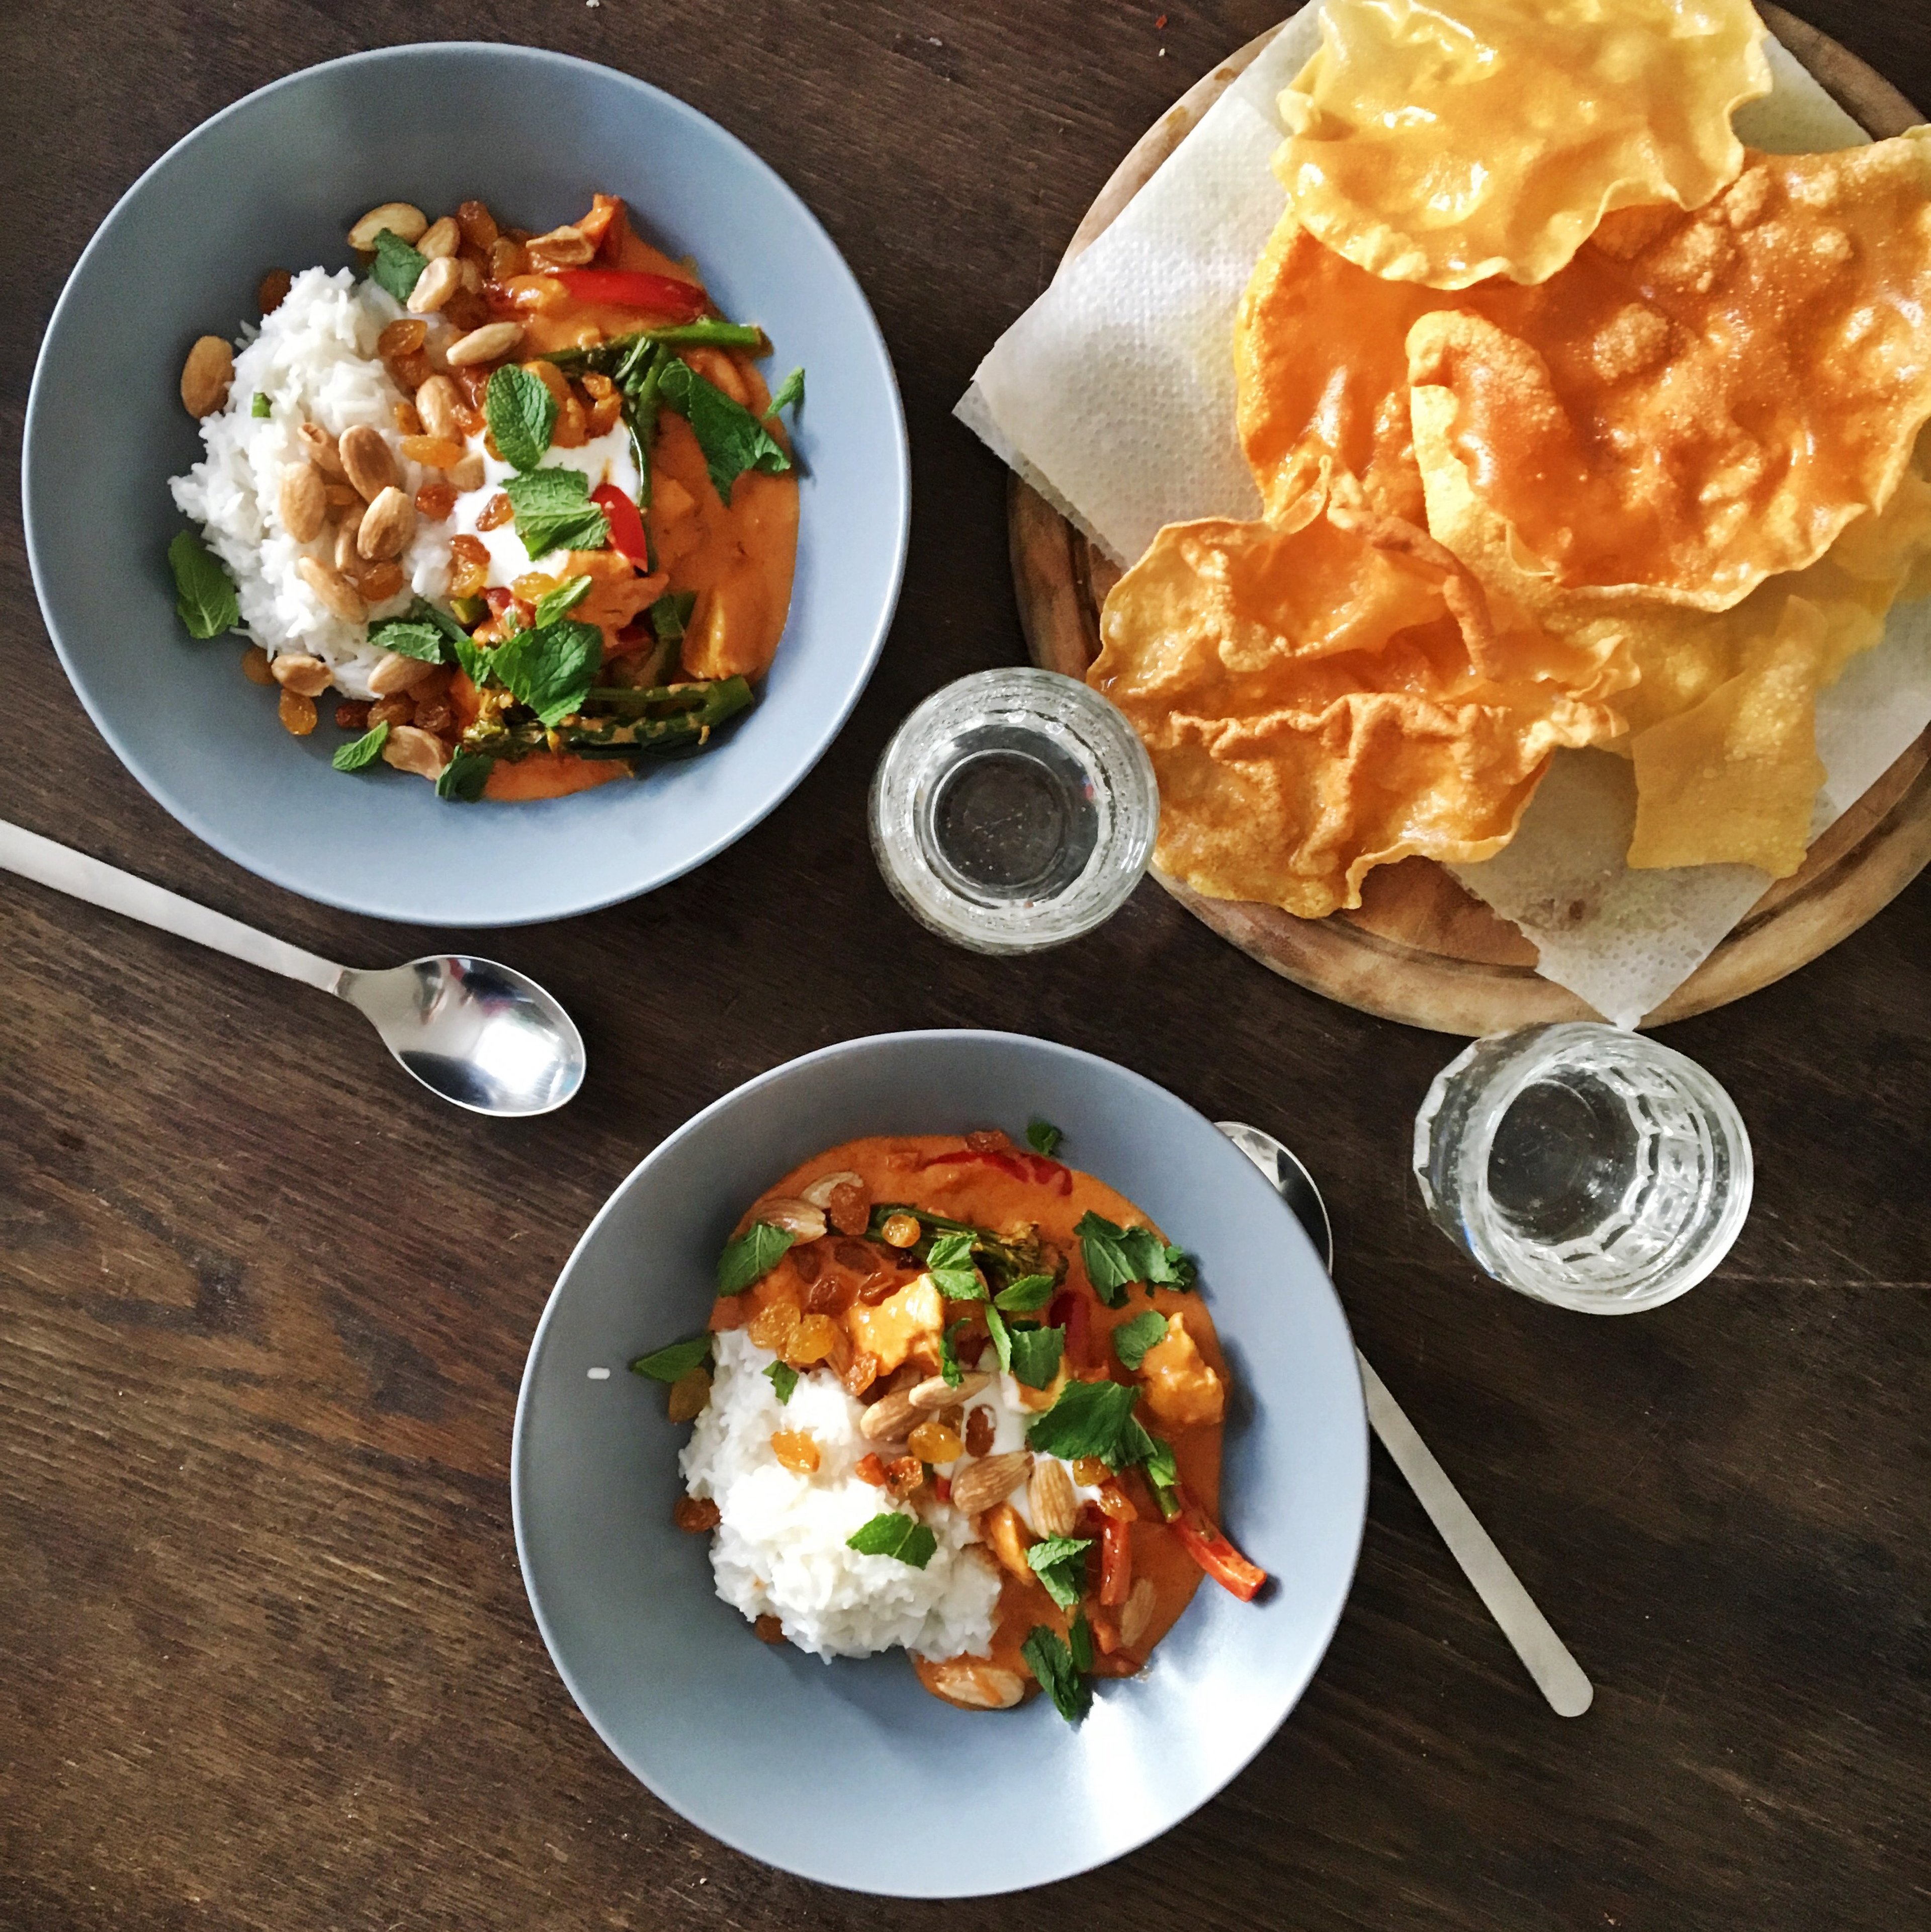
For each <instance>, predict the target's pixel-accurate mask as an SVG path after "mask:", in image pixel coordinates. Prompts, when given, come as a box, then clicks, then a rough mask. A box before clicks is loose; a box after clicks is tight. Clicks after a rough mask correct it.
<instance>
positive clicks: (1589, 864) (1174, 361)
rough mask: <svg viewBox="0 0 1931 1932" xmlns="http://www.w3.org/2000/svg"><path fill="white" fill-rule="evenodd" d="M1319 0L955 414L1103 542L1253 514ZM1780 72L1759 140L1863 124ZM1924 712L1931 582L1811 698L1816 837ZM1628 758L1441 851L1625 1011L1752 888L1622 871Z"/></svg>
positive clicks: (1751, 133) (1550, 971) (1013, 340)
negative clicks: (1259, 296)
mask: <svg viewBox="0 0 1931 1932" xmlns="http://www.w3.org/2000/svg"><path fill="white" fill-rule="evenodd" d="M1319 13H1320V9H1319V7H1318V5H1315V4H1312V0H1311V4H1309V5H1307V6H1306V7H1303V9H1302V10H1301V11H1300V13H1297V14H1296V15H1294V17H1293V18H1292V19H1291V20H1289V21H1288V22H1287V23H1286V24H1285V26H1283V27H1282V28H1281V30H1280V31H1279V33H1278V34H1276V37H1274V39H1273V40H1272V41H1271V42H1270V43H1269V44H1268V46H1267V47H1265V48H1264V49H1263V50H1262V52H1261V54H1260V55H1259V56H1258V58H1256V59H1255V62H1253V64H1252V65H1251V66H1250V67H1249V68H1248V69H1247V71H1246V73H1244V74H1242V75H1241V76H1240V77H1239V78H1238V79H1237V80H1235V81H1234V83H1233V84H1232V85H1231V86H1230V87H1228V89H1227V90H1226V92H1225V93H1223V94H1222V96H1221V97H1220V98H1219V100H1218V101H1216V102H1215V103H1214V104H1213V107H1210V109H1209V110H1207V113H1205V114H1204V115H1203V116H1202V117H1201V121H1200V123H1199V124H1198V126H1197V127H1195V129H1194V130H1193V131H1192V133H1189V135H1188V136H1186V139H1184V140H1183V142H1181V143H1180V146H1179V148H1177V150H1176V151H1174V154H1172V156H1171V157H1170V158H1169V159H1168V161H1167V162H1166V163H1165V166H1162V168H1160V169H1159V171H1158V172H1156V174H1155V175H1154V176H1153V178H1152V179H1151V180H1150V181H1148V182H1147V184H1146V185H1145V186H1144V187H1142V188H1141V190H1140V192H1139V193H1138V194H1136V195H1135V196H1134V197H1133V199H1132V201H1130V202H1129V203H1128V204H1127V205H1126V208H1125V209H1124V210H1123V211H1122V212H1121V214H1120V217H1119V219H1118V220H1116V221H1115V222H1114V223H1113V224H1112V225H1111V226H1110V227H1109V228H1108V229H1106V231H1105V233H1103V234H1102V235H1101V236H1099V239H1097V240H1096V242H1094V243H1093V245H1092V246H1091V247H1090V248H1087V249H1086V250H1085V251H1084V252H1083V253H1082V254H1080V255H1079V256H1078V257H1076V258H1075V260H1073V261H1072V262H1070V263H1068V264H1066V266H1064V267H1063V268H1062V269H1060V272H1059V274H1058V275H1057V276H1056V277H1055V278H1054V281H1053V284H1052V286H1051V287H1050V288H1048V290H1046V292H1045V294H1044V295H1042V296H1040V298H1039V300H1038V301H1037V302H1034V303H1033V306H1032V307H1031V308H1029V309H1028V310H1027V311H1026V313H1025V314H1024V315H1022V316H1021V317H1020V318H1019V320H1018V321H1017V322H1015V323H1014V324H1013V325H1012V327H1011V328H1010V329H1008V330H1007V331H1006V333H1005V334H1004V335H1002V336H1001V337H1000V338H999V340H998V341H997V343H995V344H994V345H993V347H992V350H991V353H990V354H989V355H988V356H987V357H986V359H985V361H984V362H982V363H981V364H980V365H979V370H978V373H977V374H976V375H975V376H974V377H973V383H972V386H971V388H970V389H968V390H967V392H966V393H965V395H964V397H963V398H961V401H960V402H959V404H958V410H957V413H958V416H959V418H960V419H961V421H962V422H964V423H965V424H966V425H967V426H968V427H969V428H971V429H972V430H973V431H976V433H977V434H979V436H980V437H983V438H984V440H985V441H986V442H987V443H988V444H990V445H991V447H992V448H993V449H994V450H995V451H997V453H998V454H999V455H1000V457H1002V458H1003V459H1004V460H1006V462H1007V463H1009V464H1010V465H1011V466H1012V468H1013V469H1016V470H1017V471H1018V472H1019V474H1020V475H1021V476H1023V477H1024V478H1025V479H1026V480H1027V482H1029V483H1030V484H1032V485H1033V487H1034V488H1035V489H1036V490H1038V491H1039V493H1041V495H1042V496H1045V499H1047V501H1048V502H1050V503H1051V504H1052V505H1054V508H1057V509H1058V510H1059V511H1060V512H1061V513H1062V514H1063V515H1065V516H1066V517H1069V518H1070V519H1071V520H1072V522H1073V523H1075V524H1076V525H1077V526H1078V527H1079V528H1080V529H1081V530H1083V531H1084V532H1085V533H1086V534H1087V535H1088V536H1089V537H1090V538H1092V539H1093V541H1095V542H1096V543H1097V544H1099V547H1100V548H1101V549H1102V550H1104V551H1105V552H1106V553H1107V554H1108V556H1111V558H1113V559H1114V561H1115V562H1118V563H1120V564H1127V563H1130V562H1132V561H1133V559H1135V558H1137V557H1138V556H1140V555H1141V553H1142V552H1143V551H1144V550H1145V549H1146V547H1147V544H1150V542H1151V541H1153V537H1154V535H1155V533H1156V532H1157V531H1158V530H1159V529H1160V527H1161V526H1162V524H1164V523H1180V522H1183V521H1186V520H1189V519H1190V518H1192V517H1243V518H1252V517H1258V516H1259V514H1261V499H1260V494H1259V492H1258V490H1256V489H1255V487H1254V481H1253V478H1252V476H1251V475H1250V474H1249V471H1248V468H1247V465H1246V460H1244V458H1243V457H1242V455H1241V452H1240V441H1239V439H1238V437H1237V435H1236V433H1235V430H1234V402H1235V398H1234V354H1233V341H1234V311H1235V310H1236V308H1237V306H1238V305H1239V302H1240V294H1241V291H1242V290H1243V289H1244V288H1245V287H1246V286H1247V280H1248V278H1249V275H1251V274H1252V272H1253V268H1254V264H1255V261H1256V260H1258V258H1259V257H1260V254H1261V250H1262V248H1264V247H1265V245H1266V244H1267V237H1268V236H1270V234H1271V233H1273V228H1274V224H1275V223H1276V221H1277V220H1279V217H1280V213H1281V209H1282V205H1283V200H1282V190H1281V187H1280V184H1279V182H1278V181H1276V179H1275V178H1274V175H1273V172H1271V170H1270V168H1269V166H1268V163H1269V160H1270V158H1271V157H1272V156H1273V152H1274V150H1275V148H1276V147H1277V146H1279V144H1280V142H1281V141H1282V138H1283V131H1282V127H1281V124H1280V121H1279V117H1278V115H1277V113H1276V109H1275V101H1276V99H1277V98H1278V97H1279V95H1280V93H1281V91H1282V89H1284V88H1285V86H1287V85H1288V82H1289V81H1291V80H1292V79H1293V78H1294V76H1295V75H1296V74H1298V73H1299V72H1300V70H1301V68H1302V67H1303V65H1306V62H1307V60H1308V58H1309V56H1310V55H1312V53H1313V52H1314V51H1315V48H1316V47H1317V46H1318V45H1319V43H1320V37H1321V32H1320V24H1319ZM1766 51H1767V52H1768V55H1769V57H1770V65H1771V74H1772V75H1773V76H1774V79H1775V83H1776V85H1775V87H1774V90H1773V91H1772V92H1771V93H1770V94H1769V95H1767V96H1766V97H1765V98H1764V99H1762V100H1761V101H1752V102H1750V104H1747V106H1745V107H1743V108H1741V109H1740V110H1738V114H1737V116H1736V126H1737V131H1738V134H1739V135H1740V136H1741V137H1742V139H1744V142H1745V143H1746V144H1747V145H1749V146H1751V147H1753V148H1759V149H1762V150H1765V151H1768V152H1770V153H1774V154H1818V153H1822V152H1825V151H1828V150H1829V149H1831V148H1845V147H1849V146H1852V145H1858V144H1861V143H1862V142H1864V141H1866V140H1867V139H1868V138H1869V137H1868V136H1867V135H1866V134H1865V133H1864V130H1862V129H1861V127H1858V124H1857V123H1856V122H1855V121H1853V120H1852V118H1850V116H1849V115H1847V114H1846V113H1844V111H1843V109H1841V108H1840V107H1838V106H1837V104H1836V103H1835V102H1834V101H1832V100H1831V98H1830V96H1829V95H1828V94H1826V93H1825V92H1824V90H1823V89H1822V87H1821V86H1819V84H1818V83H1817V82H1816V80H1813V78H1812V77H1811V76H1810V74H1808V73H1807V71H1805V69H1804V68H1803V67H1802V66H1801V65H1800V64H1799V63H1798V61H1797V60H1796V59H1795V58H1794V57H1793V56H1792V55H1791V54H1790V53H1789V52H1788V51H1787V50H1786V49H1785V48H1784V47H1783V46H1782V45H1781V44H1780V43H1779V42H1777V40H1774V39H1772V40H1770V41H1769V42H1768V43H1767V45H1766ZM1927 722H1931V601H1927V602H1922V603H1918V604H1905V605H1901V606H1900V607H1897V608H1896V609H1894V610H1893V611H1892V613H1891V619H1890V622H1889V623H1888V625H1887V627H1886V629H1885V636H1884V640H1883V641H1882V643H1879V644H1878V645H1877V646H1876V647H1875V648H1874V649H1871V650H1870V651H1867V652H1864V653H1863V654H1862V655H1860V656H1858V657H1856V658H1852V661H1851V662H1850V664H1849V667H1847V668H1846V670H1845V673H1844V674H1843V677H1842V678H1841V679H1840V680H1839V681H1838V682H1837V684H1836V685H1834V686H1833V687H1832V688H1831V689H1829V690H1828V691H1825V692H1823V693H1822V694H1821V695H1820V696H1819V698H1818V700H1817V752H1818V755H1819V757H1820V758H1821V759H1822V760H1823V763H1824V765H1825V769H1826V770H1827V772H1828V774H1829V776H1828V779H1827V780H1826V781H1825V785H1824V787H1823V790H1822V792H1821V793H1820V794H1819V798H1818V802H1817V814H1816V820H1815V821H1814V823H1813V826H1812V836H1813V838H1815V837H1816V835H1817V834H1818V833H1819V832H1822V830H1823V829H1824V828H1825V826H1827V825H1828V824H1829V823H1831V821H1832V820H1834V819H1835V818H1836V817H1837V816H1838V815H1839V814H1840V813H1842V812H1843V811H1844V810H1845V809H1846V807H1848V806H1849V805H1851V804H1852V802H1854V801H1855V799H1857V798H1858V797H1859V796H1861V794H1862V793H1864V790H1866V789H1867V787H1869V786H1870V784H1873V782H1874V781H1876V779H1877V778H1879V776H1880V775H1882V773H1883V772H1885V769H1887V768H1888V766H1890V765H1891V763H1892V762H1893V760H1895V759H1896V758H1897V757H1898V756H1899V755H1900V754H1901V753H1903V751H1904V750H1905V749H1906V747H1907V746H1909V745H1910V743H1911V742H1912V739H1915V737H1916V736H1918V733H1920V732H1921V731H1922V730H1924V727H1925V725H1926V724H1927ZM1635 814H1636V790H1635V781H1634V778H1633V775H1632V772H1631V770H1630V765H1629V763H1628V761H1627V760H1625V759H1623V758H1620V757H1616V756H1615V754H1613V753H1610V752H1606V751H1558V752H1557V753H1556V754H1555V760H1554V761H1553V763H1552V765H1551V767H1550V769H1549V773H1548V775H1546V777H1545V778H1544V779H1543V782H1542V785H1541V787H1540V789H1539V790H1537V793H1536V796H1535V798H1534V801H1533V802H1531V805H1530V806H1529V808H1528V811H1527V812H1526V813H1525V814H1524V815H1523V818H1522V825H1521V827H1520V829H1519V830H1518V831H1517V832H1516V836H1515V838H1514V839H1513V841H1512V842H1511V843H1510V844H1509V845H1507V847H1504V850H1502V851H1501V852H1500V853H1498V854H1497V856H1495V857H1494V858H1492V859H1485V860H1483V862H1481V863H1480V864H1477V865H1456V866H1453V867H1452V868H1450V869H1451V870H1452V871H1453V873H1454V874H1455V876H1456V877H1457V878H1458V879H1459V880H1461V882H1462V884H1464V885H1465V886H1467V887H1468V889H1469V890H1470V891H1471V892H1474V893H1476V894H1477V895H1479V896H1480V897H1481V898H1483V899H1484V900H1486V901H1487V902H1488V904H1489V905H1491V906H1492V907H1494V908H1495V910H1496V911H1497V912H1498V913H1500V914H1501V916H1503V917H1504V919H1510V920H1513V922H1515V924H1516V926H1519V928H1520V929H1522V932H1524V933H1525V935H1527V936H1528V938H1529V939H1530V940H1531V941H1532V942H1533V943H1534V945H1535V946H1536V947H1537V951H1538V953H1539V955H1540V960H1539V970H1540V972H1541V973H1542V974H1543V977H1545V978H1546V979H1549V980H1554V981H1555V983H1557V984H1558V986H1566V987H1567V988H1568V989H1569V990H1570V992H1573V993H1576V994H1577V995H1579V996H1580V997H1581V998H1582V999H1584V1000H1585V1001H1588V1004H1590V1005H1591V1006H1592V1007H1594V1008H1595V1009H1596V1010H1597V1012H1599V1013H1601V1014H1603V1016H1604V1017H1605V1018H1606V1019H1609V1020H1612V1021H1613V1022H1615V1024H1616V1025H1618V1026H1625V1027H1630V1026H1634V1025H1636V1023H1637V1022H1639V1020H1640V1019H1642V1016H1643V1015H1644V1014H1645V1013H1650V1012H1652V1011H1654V1010H1655V1008H1657V1007H1658V1006H1660V1004H1662V1002H1663V1001H1664V1000H1665V999H1666V998H1668V997H1669V995H1670V994H1671V993H1672V992H1674V991H1675V989H1676V988H1677V987H1678V986H1681V984H1682V983H1683V982H1684V980H1687V979H1688V978H1689V977H1690V974H1692V973H1693V972H1694V971H1696V968H1697V967H1698V966H1699V965H1700V964H1701V963H1702V961H1703V960H1704V959H1706V958H1707V957H1708V956H1709V954H1710V953H1711V952H1712V951H1713V950H1714V948H1715V947H1716V946H1717V943H1718V942H1719V941H1720V940H1721V939H1722V938H1723V936H1724V935H1725V934H1726V933H1727V932H1729V931H1730V929H1732V927H1733V926H1735V925H1736V923H1737V922H1738V920H1739V919H1741V918H1742V917H1743V916H1744V913H1747V911H1748V910H1750V907H1752V906H1753V904H1756V901H1757V900H1758V899H1759V898H1762V895H1763V894H1764V892H1765V889H1767V888H1768V886H1769V885H1770V883H1771V880H1770V879H1769V877H1768V874H1765V873H1762V872H1760V871H1757V870H1756V868H1754V867H1753V866H1748V865H1699V866H1693V867H1684V868H1678V869H1675V870H1672V871H1632V870H1631V869H1630V868H1629V867H1628V866H1627V865H1625V864H1624V858H1623V855H1624V852H1625V850H1627V847H1628V844H1629V840H1630V829H1631V827H1632V826H1633V824H1634V823H1635Z"/></svg>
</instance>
